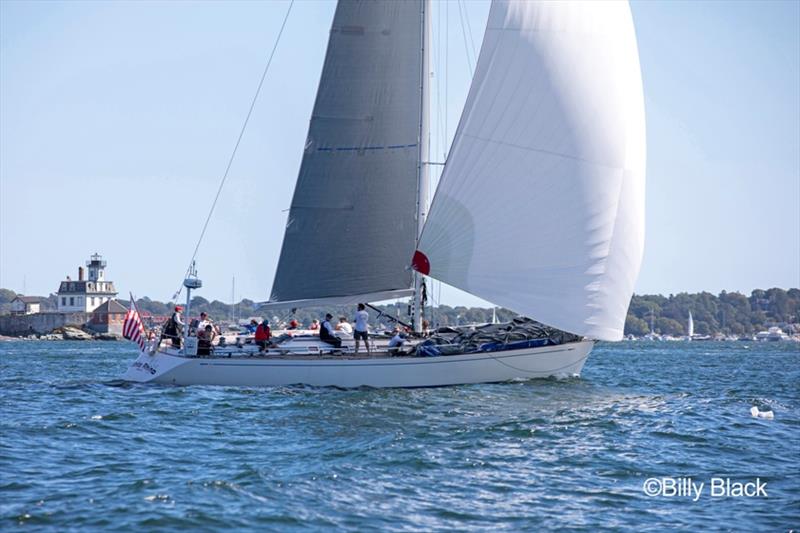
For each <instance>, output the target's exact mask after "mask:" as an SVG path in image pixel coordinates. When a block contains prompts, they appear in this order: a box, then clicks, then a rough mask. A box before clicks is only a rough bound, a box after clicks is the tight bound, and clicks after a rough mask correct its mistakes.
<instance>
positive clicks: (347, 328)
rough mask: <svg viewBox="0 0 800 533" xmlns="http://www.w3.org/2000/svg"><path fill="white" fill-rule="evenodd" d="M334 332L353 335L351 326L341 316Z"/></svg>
mask: <svg viewBox="0 0 800 533" xmlns="http://www.w3.org/2000/svg"><path fill="white" fill-rule="evenodd" d="M336 331H343V332H345V333H347V334H350V335H352V334H353V326H351V325H350V323H349V322H348V321H347V319H346V318H345V317H343V316H340V317H339V323H338V324H336Z"/></svg>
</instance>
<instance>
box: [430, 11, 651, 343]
mask: <svg viewBox="0 0 800 533" xmlns="http://www.w3.org/2000/svg"><path fill="white" fill-rule="evenodd" d="M644 163H645V130H644V99H643V93H642V83H641V74H640V69H639V59H638V51H637V48H636V38H635V33H634V29H633V22H632V17H631V13H630V8H629V6H628V4H627V3H624V2H617V1H610V2H602V1H589V2H581V1H572V2H548V1H534V0H526V1H520V0H496V1H495V2H493V4H492V7H491V9H490V12H489V20H488V24H487V30H486V34H485V36H484V41H483V45H482V47H481V52H480V56H479V59H478V64H477V66H476V70H475V76H474V79H473V82H472V86H471V88H470V92H469V95H468V97H467V102H466V105H465V108H464V113H463V115H462V117H461V120H460V122H459V126H458V129H457V131H456V135H455V138H454V141H453V146H452V148H451V152H450V155H449V157H448V161H447V164H446V165H445V168H444V171H443V174H442V177H441V180H440V183H439V186H438V188H437V190H436V194H435V196H434V199H433V203H432V206H431V209H430V212H429V215H428V220H427V223H426V225H425V228H424V230H423V233H422V236H421V238H420V242H419V244H418V252H417V254H415V256H414V267H415V268H417V269H418V270H420V269H421V268H424V269H426V273H429V275H430V276H432V277H434V278H436V279H439V280H441V281H444V282H445V283H448V284H450V285H454V286H456V287H458V288H460V289H463V290H465V291H467V292H469V293H471V294H474V295H476V296H479V297H481V298H484V299H486V300H489V301H491V302H492V303H494V304H498V305H503V306H504V307H507V308H509V309H512V310H514V311H516V312H518V313H521V314H524V315H527V316H530V317H531V318H535V319H536V320H539V321H541V322H543V323H546V324H549V325H551V326H554V327H557V328H560V329H563V330H566V331H570V332H573V333H577V334H581V335H586V336H588V337H592V338H598V339H608V340H616V339H619V338H621V337H622V331H623V327H624V321H625V316H626V314H627V308H628V303H629V301H630V297H631V295H632V292H633V284H634V282H635V279H636V276H637V275H638V270H639V265H640V262H641V256H642V250H643V243H644ZM422 258H424V260H422Z"/></svg>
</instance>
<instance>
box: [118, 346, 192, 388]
mask: <svg viewBox="0 0 800 533" xmlns="http://www.w3.org/2000/svg"><path fill="white" fill-rule="evenodd" d="M187 362H189V359H187V358H185V357H180V356H179V355H178V354H177V353H176V354H171V353H169V352H168V351H162V350H159V351H149V350H144V351H141V352H139V357H137V358H136V360H135V361H134V362H133V363H131V365H130V366H129V367H128V370H127V371H126V372H125V374H123V375H122V379H123V380H125V381H131V382H134V383H148V382H152V381H159V378H160V377H161V376H163V375H164V374H166V373H167V372H170V371H172V370H174V369H175V368H177V367H179V366H181V365H182V364H186V363H187Z"/></svg>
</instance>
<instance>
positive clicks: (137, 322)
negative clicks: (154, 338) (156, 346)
mask: <svg viewBox="0 0 800 533" xmlns="http://www.w3.org/2000/svg"><path fill="white" fill-rule="evenodd" d="M122 336H123V337H125V338H126V339H128V340H131V341H133V342H135V343H136V344H138V345H139V349H140V350H144V325H143V324H142V319H141V318H139V312H138V311H137V310H136V304H135V303H134V300H133V295H132V294H131V308H130V310H128V314H126V315H125V322H123V323H122Z"/></svg>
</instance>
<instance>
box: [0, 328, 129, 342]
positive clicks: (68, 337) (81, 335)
mask: <svg viewBox="0 0 800 533" xmlns="http://www.w3.org/2000/svg"><path fill="white" fill-rule="evenodd" d="M21 340H28V341H120V340H122V337H121V336H119V335H117V334H115V333H94V332H90V331H86V330H84V329H81V328H78V327H75V326H61V327H58V328H55V329H54V330H52V331H51V332H50V333H43V334H40V335H39V334H31V335H23V336H19V337H9V336H6V335H0V341H21Z"/></svg>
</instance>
